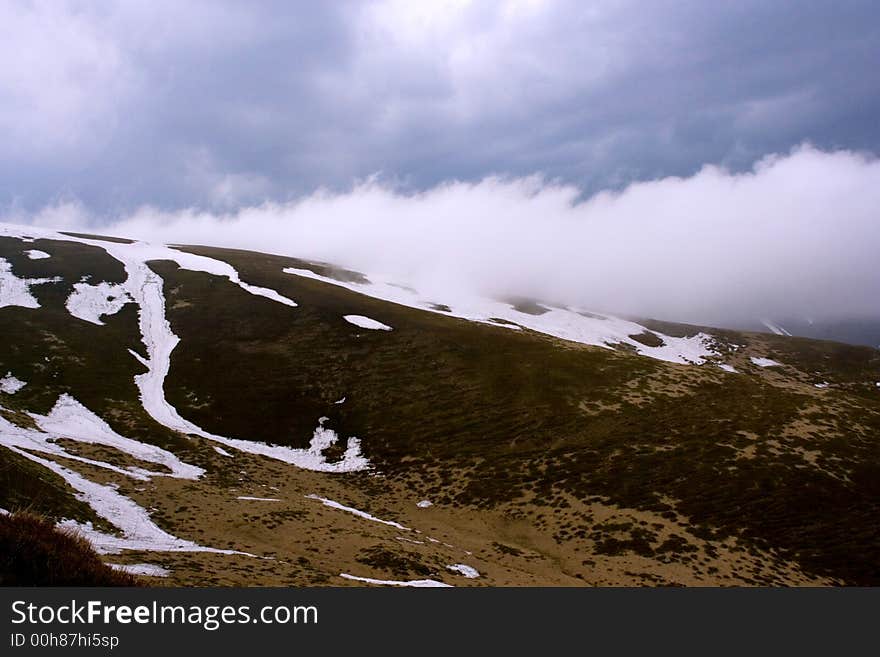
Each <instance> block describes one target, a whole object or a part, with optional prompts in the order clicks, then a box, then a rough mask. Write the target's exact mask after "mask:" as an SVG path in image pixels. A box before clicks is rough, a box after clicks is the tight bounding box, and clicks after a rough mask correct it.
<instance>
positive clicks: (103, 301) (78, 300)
mask: <svg viewBox="0 0 880 657" xmlns="http://www.w3.org/2000/svg"><path fill="white" fill-rule="evenodd" d="M132 301H133V300H132V298H131V297H130V296H129V295H128V292H126V291H125V288H123V287H122V286H121V285H113V284H111V283H106V282H101V283H98V284H97V285H89V284H88V283H75V284H74V286H73V292H71V293H70V296H69V297H67V301H66V303H65V304H64V305H65V306H66V308H67V311H68V312H69V313H70V314H71V315H73V316H74V317H78V318H79V319H82V320H85V321H87V322H91V323H92V324H98V325H99V326H103V325H104V322H102V321H101V316H102V315H115V314H116V313H118V312H119V311H120V309H121V308H122V307H123V306H124V305H125V304H127V303H132Z"/></svg>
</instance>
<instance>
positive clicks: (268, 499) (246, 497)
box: [235, 495, 281, 502]
mask: <svg viewBox="0 0 880 657" xmlns="http://www.w3.org/2000/svg"><path fill="white" fill-rule="evenodd" d="M235 499H237V500H250V501H252V502H280V501H281V500H279V499H278V498H277V497H251V496H250V495H239V496H238V497H236V498H235Z"/></svg>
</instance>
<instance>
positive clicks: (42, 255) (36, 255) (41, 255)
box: [24, 249, 52, 260]
mask: <svg viewBox="0 0 880 657" xmlns="http://www.w3.org/2000/svg"><path fill="white" fill-rule="evenodd" d="M24 253H25V255H26V256H27V257H28V258H30V259H31V260H45V259H46V258H51V257H52V256H50V255H49V254H48V253H46V252H45V251H38V250H37V249H31V250H30V251H25V252H24Z"/></svg>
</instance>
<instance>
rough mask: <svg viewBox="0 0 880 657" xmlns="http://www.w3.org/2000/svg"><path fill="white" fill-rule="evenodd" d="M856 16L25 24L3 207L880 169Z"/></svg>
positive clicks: (275, 9) (224, 17)
mask: <svg viewBox="0 0 880 657" xmlns="http://www.w3.org/2000/svg"><path fill="white" fill-rule="evenodd" d="M878 15H880V10H878V9H877V7H876V4H875V3H870V2H864V3H861V2H841V3H830V2H827V3H810V2H791V3H787V2H774V3H766V2H739V3H704V2H654V3H641V2H640V3H628V2H607V3H582V2H536V1H520V2H481V3H467V2H454V1H453V2H419V3H408V2H407V3H405V2H399V3H395V2H382V3H355V2H338V3H336V2H334V3H302V4H299V5H297V4H291V3H287V2H278V3H268V2H264V3H245V2H241V3H235V2H231V3H222V4H221V3H197V2H194V3H167V4H163V3H155V2H150V3H142V4H139V3H125V4H122V5H120V6H117V7H111V6H104V7H97V6H95V5H86V4H79V3H64V2H53V3H39V2H37V3H24V2H22V3H17V2H13V3H11V4H6V5H4V7H3V8H2V9H0V37H2V38H0V43H2V44H4V45H0V135H2V136H3V138H4V143H5V147H4V148H3V149H2V150H0V202H2V203H4V204H6V205H12V206H13V207H16V206H18V207H21V208H24V209H35V208H39V207H42V206H43V205H46V204H50V203H53V202H56V201H57V200H58V199H62V200H63V199H79V200H80V201H82V202H83V203H84V204H85V205H86V206H88V207H90V208H91V209H92V210H94V211H97V212H99V213H112V212H115V211H125V210H129V209H132V208H135V207H137V206H139V205H142V204H151V205H155V206H159V207H164V208H169V209H173V208H184V207H189V206H197V207H204V208H214V209H224V208H232V207H238V206H240V205H245V204H251V203H255V202H259V201H262V200H265V199H273V200H279V201H284V200H289V199H292V198H296V197H298V196H300V195H303V194H306V193H309V192H311V191H313V190H314V189H316V188H318V187H328V188H330V189H347V188H349V187H350V186H351V185H352V183H353V181H354V180H356V179H363V178H365V177H367V176H370V175H372V174H374V173H376V172H381V175H382V177H383V179H385V180H389V181H393V183H394V184H395V185H399V186H402V187H403V188H405V189H413V190H418V189H426V188H430V187H432V186H434V185H436V184H437V183H439V182H442V181H445V180H449V179H460V180H471V181H478V180H480V179H482V178H484V177H485V176H487V175H489V174H493V173H501V174H510V175H513V176H520V175H525V174H531V173H534V172H541V173H542V174H544V175H545V176H547V177H549V178H552V179H559V180H561V181H563V182H565V183H570V184H573V185H576V186H577V187H578V188H579V189H580V190H581V191H582V192H583V193H584V194H585V195H589V194H590V193H592V192H594V191H596V190H599V189H602V188H606V187H616V188H620V187H622V186H623V185H625V184H627V183H629V182H631V181H634V180H647V179H654V178H658V177H663V176H667V175H690V174H693V173H695V172H696V171H697V170H698V169H699V168H700V167H701V166H702V165H703V164H706V163H716V164H721V165H725V166H727V167H730V168H731V169H733V170H743V169H747V168H748V167H750V166H751V165H752V164H753V163H754V162H755V161H756V160H758V159H760V157H761V156H763V155H764V154H766V153H769V152H785V151H787V150H789V149H790V148H791V147H792V146H794V145H796V144H798V143H801V142H802V141H805V140H807V141H811V142H812V143H814V144H815V145H817V146H819V147H823V148H848V149H856V150H859V149H864V150H869V151H877V150H880V129H878V127H877V124H876V116H878V114H880V77H878V76H877V75H876V74H875V68H876V62H877V61H880V27H878V26H880V21H878V20H877V18H878Z"/></svg>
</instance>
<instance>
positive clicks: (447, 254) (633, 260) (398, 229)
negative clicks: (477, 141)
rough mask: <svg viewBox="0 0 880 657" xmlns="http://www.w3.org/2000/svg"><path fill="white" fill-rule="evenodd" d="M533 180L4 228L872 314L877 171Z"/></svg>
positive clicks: (549, 290)
mask: <svg viewBox="0 0 880 657" xmlns="http://www.w3.org/2000/svg"><path fill="white" fill-rule="evenodd" d="M579 195H580V192H579V190H578V189H577V188H575V187H572V186H567V185H562V184H554V183H552V182H547V181H545V180H543V179H542V178H540V177H529V178H520V179H500V178H486V179H484V180H482V181H481V182H477V183H468V182H450V183H447V184H443V185H439V186H437V187H435V188H433V189H430V190H427V191H424V192H420V193H416V194H408V193H402V192H400V191H397V190H395V189H394V188H393V187H391V186H388V185H385V184H383V183H382V182H379V181H377V180H370V181H367V182H365V183H362V184H360V185H358V186H356V187H354V188H353V189H352V190H351V191H349V192H347V193H342V194H331V193H327V192H322V191H318V192H315V193H314V194H311V195H309V196H306V197H303V198H301V199H298V200H296V201H293V202H290V203H285V204H276V203H269V204H264V205H260V206H257V207H247V208H241V209H239V210H236V211H235V212H231V213H227V214H211V213H206V212H200V211H196V210H185V211H174V212H164V211H160V210H156V209H153V208H149V207H147V208H142V209H140V210H138V211H137V212H135V213H133V214H131V215H129V216H125V217H121V218H118V219H116V220H114V221H111V222H109V223H108V222H107V221H106V220H101V219H99V218H95V217H91V216H90V215H89V213H88V212H87V211H86V210H85V209H84V208H83V207H82V206H80V205H77V204H70V203H67V204H62V205H56V206H52V207H49V208H46V209H45V210H43V211H42V212H40V213H39V214H36V215H30V216H14V217H9V216H7V217H6V220H9V221H18V222H20V223H29V222H32V223H37V224H41V225H49V226H53V227H61V228H68V229H70V228H73V227H76V228H79V229H84V230H85V229H87V230H92V231H98V232H104V233H111V234H117V235H123V236H128V237H137V238H141V239H146V240H150V241H158V242H166V243H190V244H210V245H216V246H230V247H238V248H245V249H253V250H257V251H265V252H270V253H279V254H285V255H292V256H297V257H302V258H312V259H320V260H326V261H330V262H334V263H338V264H341V265H345V266H348V267H351V268H353V269H357V270H360V271H364V272H366V273H368V274H369V273H374V274H382V275H389V276H393V277H395V278H396V279H398V280H400V282H402V283H409V284H412V285H414V286H416V287H418V288H420V289H421V290H422V291H424V292H427V293H431V294H433V295H434V296H436V297H437V298H438V300H440V299H442V298H443V294H444V293H447V294H448V293H452V292H453V291H454V292H455V293H456V294H457V293H461V292H463V291H465V292H478V293H480V294H492V295H505V294H520V295H528V296H534V297H536V298H539V299H545V300H548V301H555V302H561V303H571V304H580V305H585V306H587V307H593V308H595V309H597V310H603V311H608V312H617V313H630V314H635V315H640V316H653V317H660V318H664V319H671V320H681V321H689V322H696V323H709V324H711V323H726V322H731V321H738V320H752V319H755V318H757V317H765V316H766V317H783V316H804V315H807V316H810V317H813V318H832V317H837V316H877V315H880V307H878V305H880V304H878V300H880V266H878V254H880V162H878V160H877V159H876V158H874V157H872V156H868V155H864V154H858V153H853V152H849V151H838V152H823V151H819V150H816V149H815V148H812V147H810V146H802V147H800V148H798V149H796V150H794V151H793V152H791V153H790V154H788V155H784V156H770V157H765V158H764V159H762V160H760V161H759V162H757V163H756V164H755V166H754V167H753V169H752V170H751V171H748V172H745V173H741V174H734V173H730V172H728V171H726V170H724V169H721V168H718V167H715V166H706V167H704V168H703V169H702V170H701V171H699V172H698V173H697V174H695V175H694V176H692V177H690V178H664V179H661V180H656V181H652V182H644V183H636V184H633V185H631V186H629V187H627V188H626V189H625V190H623V191H622V192H619V193H618V192H613V193H612V192H603V193H600V194H597V195H595V196H593V197H591V198H589V199H588V200H586V201H579Z"/></svg>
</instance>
